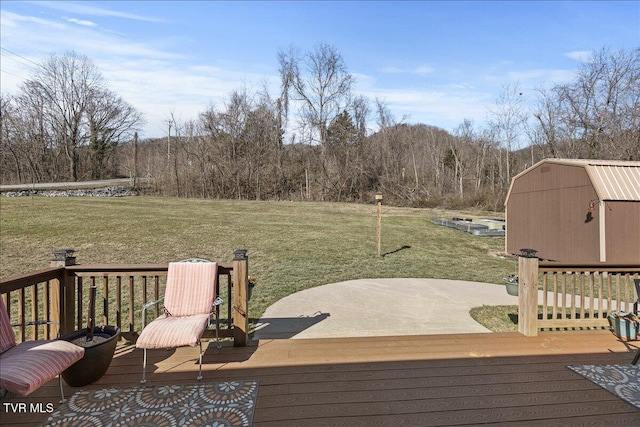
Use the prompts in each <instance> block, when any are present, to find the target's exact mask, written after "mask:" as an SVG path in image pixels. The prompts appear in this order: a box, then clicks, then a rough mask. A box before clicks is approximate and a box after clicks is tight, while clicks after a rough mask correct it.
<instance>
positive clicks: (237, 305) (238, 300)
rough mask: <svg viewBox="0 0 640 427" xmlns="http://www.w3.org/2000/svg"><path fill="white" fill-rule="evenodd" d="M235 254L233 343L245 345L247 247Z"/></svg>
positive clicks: (247, 287)
mask: <svg viewBox="0 0 640 427" xmlns="http://www.w3.org/2000/svg"><path fill="white" fill-rule="evenodd" d="M233 255H234V257H233V345H234V347H244V346H246V345H247V341H248V339H249V302H248V301H249V257H247V250H246V249H237V250H235V251H234V252H233Z"/></svg>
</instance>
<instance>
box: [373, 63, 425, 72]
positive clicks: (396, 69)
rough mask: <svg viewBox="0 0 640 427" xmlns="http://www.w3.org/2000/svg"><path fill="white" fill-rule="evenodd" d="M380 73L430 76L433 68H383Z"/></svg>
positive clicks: (423, 66)
mask: <svg viewBox="0 0 640 427" xmlns="http://www.w3.org/2000/svg"><path fill="white" fill-rule="evenodd" d="M380 72H382V73H385V74H429V73H432V72H433V68H432V67H431V66H429V65H426V64H424V65H420V66H417V67H414V68H400V67H395V66H387V67H382V68H381V69H380Z"/></svg>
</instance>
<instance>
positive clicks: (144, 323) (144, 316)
mask: <svg viewBox="0 0 640 427" xmlns="http://www.w3.org/2000/svg"><path fill="white" fill-rule="evenodd" d="M162 301H164V297H162V298H160V299H157V300H155V301H149V302H148V303H146V304H144V305H143V306H142V329H144V327H145V326H147V309H148V308H149V307H153V306H154V305H156V304H158V303H160V302H162Z"/></svg>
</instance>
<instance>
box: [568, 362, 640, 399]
mask: <svg viewBox="0 0 640 427" xmlns="http://www.w3.org/2000/svg"><path fill="white" fill-rule="evenodd" d="M567 368H569V369H571V370H572V371H575V372H577V373H578V374H580V375H582V376H583V377H585V378H586V379H588V380H589V381H591V382H592V383H595V384H597V385H599V386H600V387H602V388H604V389H605V390H607V391H609V392H611V393H613V394H614V395H616V396H618V397H619V398H620V399H623V400H626V401H627V402H629V403H630V404H632V405H633V406H635V407H636V408H638V409H640V366H638V365H570V366H567Z"/></svg>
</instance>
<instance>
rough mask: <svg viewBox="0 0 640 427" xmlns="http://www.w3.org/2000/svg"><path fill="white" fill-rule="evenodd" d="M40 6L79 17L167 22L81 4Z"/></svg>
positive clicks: (45, 2)
mask: <svg viewBox="0 0 640 427" xmlns="http://www.w3.org/2000/svg"><path fill="white" fill-rule="evenodd" d="M37 3H38V5H39V6H43V7H47V8H49V9H53V10H58V11H62V12H72V13H75V14H78V15H89V16H110V17H114V18H122V19H130V20H134V21H144V22H166V21H165V20H163V19H159V18H156V17H152V16H147V15H138V14H133V13H125V12H120V11H116V10H111V9H106V8H103V7H97V6H91V5H88V4H84V3H80V2H64V1H44V2H37Z"/></svg>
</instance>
